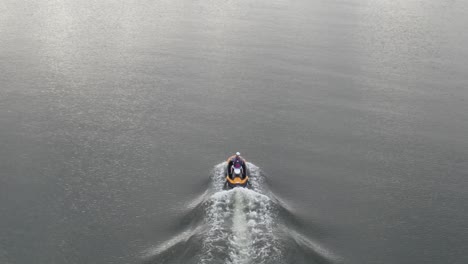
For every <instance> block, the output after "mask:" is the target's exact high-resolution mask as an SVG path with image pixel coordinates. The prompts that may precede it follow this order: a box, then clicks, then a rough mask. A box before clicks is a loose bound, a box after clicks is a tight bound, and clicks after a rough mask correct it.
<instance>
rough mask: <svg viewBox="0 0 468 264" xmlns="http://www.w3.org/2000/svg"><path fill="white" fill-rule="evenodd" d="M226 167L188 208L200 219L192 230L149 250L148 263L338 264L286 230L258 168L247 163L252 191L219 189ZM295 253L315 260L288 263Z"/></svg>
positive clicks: (316, 245)
mask: <svg viewBox="0 0 468 264" xmlns="http://www.w3.org/2000/svg"><path fill="white" fill-rule="evenodd" d="M225 167H226V162H224V163H221V164H218V165H216V166H215V167H214V169H213V171H212V181H211V187H210V188H208V189H207V191H206V192H205V193H204V194H203V195H202V196H200V197H197V198H196V199H194V201H193V202H191V203H190V205H189V206H190V208H192V209H191V210H192V213H193V214H192V215H195V216H200V217H201V219H194V221H193V222H194V223H195V224H194V226H190V227H189V228H186V229H185V230H184V231H181V232H180V233H179V234H178V235H176V236H174V237H173V238H172V239H170V240H168V241H166V242H165V243H162V244H161V245H159V246H158V247H156V248H153V249H151V250H149V251H148V252H147V256H149V257H150V258H151V261H150V262H151V263H158V264H159V263H194V264H195V263H196V264H215V263H228V264H253V263H260V264H270V263H275V264H281V263H331V262H336V261H334V260H333V259H334V257H333V254H330V253H329V252H328V251H327V250H325V249H324V248H323V247H322V246H321V245H320V244H319V243H317V242H315V241H313V240H312V239H310V238H308V237H306V236H304V235H302V234H300V232H298V231H295V230H289V227H287V226H286V225H285V224H284V221H282V219H281V216H280V215H279V212H280V211H281V210H279V209H280V208H282V207H281V205H280V204H281V203H280V202H279V201H276V199H275V198H271V197H273V196H272V194H271V193H270V192H269V191H268V189H267V188H265V180H264V177H263V175H262V173H261V170H260V169H259V168H258V167H257V166H255V165H254V164H252V163H248V164H247V167H248V170H249V172H250V181H251V189H247V188H234V189H231V190H223V186H224V183H225ZM268 194H270V195H268ZM270 196H271V197H270ZM283 210H285V209H284V208H283ZM295 245H298V246H299V248H297V246H295ZM297 250H299V251H301V250H303V251H304V250H305V251H307V252H302V253H303V255H304V256H307V255H309V256H311V255H312V257H313V259H311V260H310V261H309V260H308V259H307V257H304V258H302V259H305V260H306V262H303V261H302V260H300V261H299V262H297V261H295V260H292V259H291V256H293V257H294V258H295V255H294V254H291V252H294V251H297ZM285 253H287V254H285ZM299 253H300V252H299ZM302 253H300V254H302ZM285 256H287V257H285Z"/></svg>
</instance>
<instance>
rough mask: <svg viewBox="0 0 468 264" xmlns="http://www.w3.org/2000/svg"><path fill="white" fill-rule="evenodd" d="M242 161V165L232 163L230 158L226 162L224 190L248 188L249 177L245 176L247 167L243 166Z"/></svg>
mask: <svg viewBox="0 0 468 264" xmlns="http://www.w3.org/2000/svg"><path fill="white" fill-rule="evenodd" d="M242 161H243V162H242V164H240V163H233V161H232V157H230V158H229V159H228V160H227V162H228V165H227V168H226V183H225V185H224V187H225V189H232V188H235V187H244V188H245V187H248V185H249V176H248V175H247V167H246V165H245V160H242Z"/></svg>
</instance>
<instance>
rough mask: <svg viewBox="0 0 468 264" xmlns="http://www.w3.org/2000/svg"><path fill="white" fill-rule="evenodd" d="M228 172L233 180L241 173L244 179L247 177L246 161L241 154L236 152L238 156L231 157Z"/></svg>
mask: <svg viewBox="0 0 468 264" xmlns="http://www.w3.org/2000/svg"><path fill="white" fill-rule="evenodd" d="M239 170H240V171H239ZM227 171H228V175H229V177H230V178H231V179H233V178H234V176H233V175H238V174H240V173H242V179H244V178H245V177H246V175H247V168H246V166H245V160H244V158H242V157H241V155H240V152H236V155H232V156H231V157H229V159H228V165H227Z"/></svg>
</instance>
